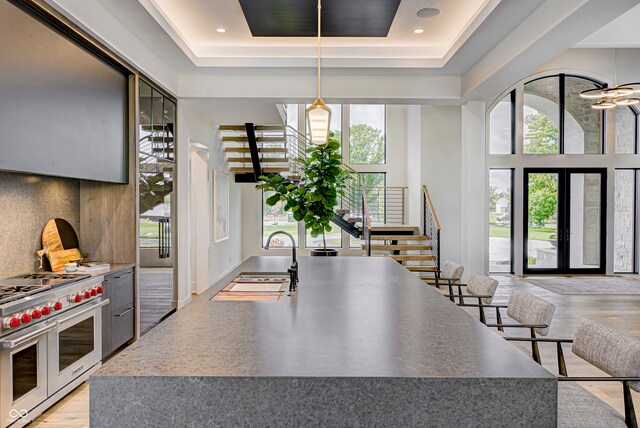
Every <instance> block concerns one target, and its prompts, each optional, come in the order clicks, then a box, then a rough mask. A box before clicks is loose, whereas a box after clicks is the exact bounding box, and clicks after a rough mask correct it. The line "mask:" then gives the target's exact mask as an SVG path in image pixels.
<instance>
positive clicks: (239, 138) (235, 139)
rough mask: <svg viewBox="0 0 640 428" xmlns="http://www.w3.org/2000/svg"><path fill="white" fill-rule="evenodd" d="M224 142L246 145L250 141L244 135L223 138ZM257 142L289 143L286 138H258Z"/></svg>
mask: <svg viewBox="0 0 640 428" xmlns="http://www.w3.org/2000/svg"><path fill="white" fill-rule="evenodd" d="M222 141H224V142H226V143H246V142H247V141H249V139H248V138H247V137H245V136H243V135H233V136H232V135H225V136H223V137H222ZM256 142H258V143H281V144H285V143H286V142H287V141H286V140H285V138H284V137H256Z"/></svg>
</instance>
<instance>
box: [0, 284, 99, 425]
mask: <svg viewBox="0 0 640 428" xmlns="http://www.w3.org/2000/svg"><path fill="white" fill-rule="evenodd" d="M102 281H103V277H102V276H91V275H84V274H79V275H75V274H30V275H24V276H19V277H15V278H8V279H0V418H1V419H0V427H2V428H4V427H7V426H16V427H17V426H22V425H25V424H26V423H28V422H30V421H31V420H32V419H33V418H34V417H35V416H37V415H38V414H40V413H41V412H42V411H43V410H44V409H46V408H47V407H48V406H49V405H50V404H51V403H52V402H55V401H57V400H58V399H59V398H60V397H62V396H63V395H64V394H66V392H68V391H69V390H71V389H72V388H75V386H77V385H78V384H80V383H81V382H83V381H84V380H85V379H86V378H88V376H89V375H90V374H91V373H92V372H93V371H95V370H96V369H97V368H98V367H99V366H100V359H101V355H102V335H101V332H102V311H101V309H100V308H101V307H102V306H104V305H106V304H108V303H109V300H108V299H102V291H103V290H102Z"/></svg>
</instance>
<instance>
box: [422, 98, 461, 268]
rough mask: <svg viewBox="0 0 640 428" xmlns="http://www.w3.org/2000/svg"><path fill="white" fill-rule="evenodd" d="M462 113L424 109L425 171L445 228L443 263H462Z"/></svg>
mask: <svg viewBox="0 0 640 428" xmlns="http://www.w3.org/2000/svg"><path fill="white" fill-rule="evenodd" d="M461 123H462V110H461V107H459V106H422V123H421V126H420V127H421V135H422V152H421V153H420V156H421V168H422V171H423V172H422V176H423V179H424V183H423V184H426V185H427V187H428V189H429V193H430V195H431V199H432V201H433V204H434V207H435V210H436V213H437V215H438V217H439V219H440V225H441V227H442V232H441V244H440V246H441V248H440V256H441V258H442V260H447V259H450V260H454V261H457V262H460V261H461V260H462V248H461V240H462V217H461V210H462V198H461V192H462V178H461V177H462V149H461V138H462V134H461Z"/></svg>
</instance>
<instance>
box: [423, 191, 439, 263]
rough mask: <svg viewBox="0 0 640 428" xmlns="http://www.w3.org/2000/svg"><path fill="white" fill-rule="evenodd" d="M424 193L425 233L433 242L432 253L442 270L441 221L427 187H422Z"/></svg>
mask: <svg viewBox="0 0 640 428" xmlns="http://www.w3.org/2000/svg"><path fill="white" fill-rule="evenodd" d="M422 193H423V201H422V205H423V224H422V227H423V233H424V234H425V235H426V236H427V237H428V239H429V240H430V241H431V251H432V253H433V256H434V258H435V260H434V261H435V265H436V266H437V269H438V271H439V270H440V221H439V220H438V215H437V214H436V210H435V208H434V206H433V202H432V201H431V195H429V190H428V189H427V186H422Z"/></svg>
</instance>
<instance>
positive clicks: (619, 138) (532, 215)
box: [486, 73, 640, 274]
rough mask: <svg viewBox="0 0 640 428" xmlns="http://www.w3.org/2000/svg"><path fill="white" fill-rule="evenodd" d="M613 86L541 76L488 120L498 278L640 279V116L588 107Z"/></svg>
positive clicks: (492, 246) (491, 260) (492, 254)
mask: <svg viewBox="0 0 640 428" xmlns="http://www.w3.org/2000/svg"><path fill="white" fill-rule="evenodd" d="M605 86H606V85H605V84H604V83H603V82H600V81H597V80H595V79H592V78H588V77H583V76H576V75H572V74H565V73H560V74H553V75H547V76H542V77H537V76H536V77H535V78H529V79H526V80H523V81H521V82H520V83H518V84H516V85H515V86H514V87H513V88H511V89H510V91H509V92H506V93H505V95H502V96H501V97H499V98H498V100H497V101H496V102H495V104H493V105H492V106H491V107H490V109H489V110H488V111H487V116H486V119H487V146H488V151H487V162H486V165H487V193H486V195H487V208H488V225H487V226H488V227H487V232H488V238H489V245H488V248H487V250H488V251H487V253H488V254H487V261H488V270H489V272H494V273H497V272H504V273H509V272H513V273H518V274H520V273H526V272H534V271H535V272H536V273H545V272H546V273H577V272H583V273H595V272H604V271H605V266H607V264H606V260H613V263H610V264H609V265H608V266H610V267H609V268H607V273H613V272H617V273H632V272H638V268H639V266H640V257H638V256H639V254H638V251H637V250H636V249H637V248H640V234H639V233H638V231H639V230H640V228H638V227H637V219H638V212H637V208H636V207H637V206H639V205H638V204H639V203H640V198H639V196H640V168H638V166H637V164H636V163H635V162H632V161H630V160H631V158H629V157H627V155H637V154H639V153H640V136H639V134H640V125H639V120H640V114H639V112H640V110H638V109H637V108H636V107H635V106H618V107H616V108H613V109H611V110H604V111H603V110H596V109H593V108H592V104H593V101H592V100H589V99H583V98H581V97H580V93H581V92H583V91H585V90H589V89H595V88H604V87H605ZM536 155H538V156H536ZM540 155H542V156H540ZM553 155H558V156H556V157H554V156H553ZM565 155H568V156H565ZM593 155H596V156H593ZM549 178H550V179H549ZM607 182H608V183H612V182H613V183H612V184H613V185H607ZM540 183H543V184H544V186H543V185H541V184H540ZM607 192H614V197H613V201H614V204H607V203H606V201H607ZM607 218H613V222H612V223H611V222H607V221H606V219H607ZM545 270H546V271H545ZM543 271H544V272H543Z"/></svg>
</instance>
